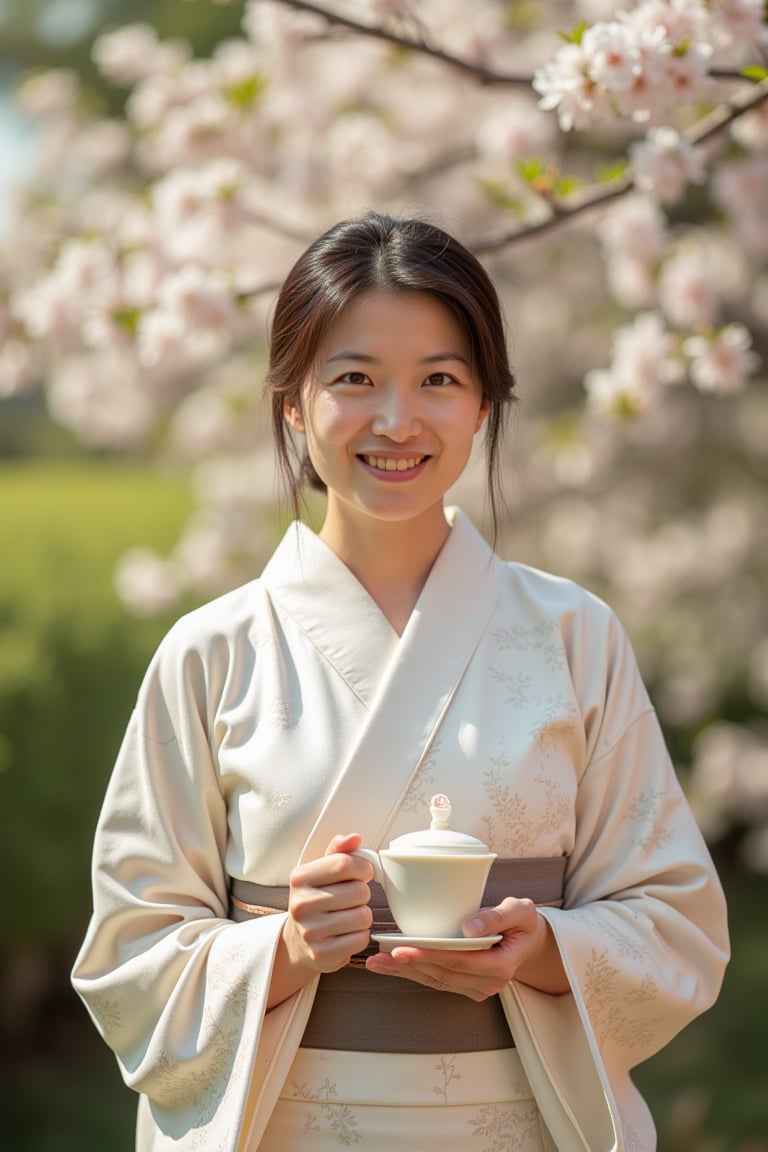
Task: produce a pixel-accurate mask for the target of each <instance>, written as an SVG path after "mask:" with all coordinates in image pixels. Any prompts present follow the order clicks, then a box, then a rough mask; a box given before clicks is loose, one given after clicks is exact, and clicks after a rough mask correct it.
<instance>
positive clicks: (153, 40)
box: [93, 23, 189, 88]
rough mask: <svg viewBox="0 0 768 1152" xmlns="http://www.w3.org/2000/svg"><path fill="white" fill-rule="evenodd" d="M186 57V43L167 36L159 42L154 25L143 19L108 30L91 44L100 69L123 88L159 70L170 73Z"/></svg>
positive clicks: (187, 50) (174, 70)
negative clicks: (145, 22) (140, 21)
mask: <svg viewBox="0 0 768 1152" xmlns="http://www.w3.org/2000/svg"><path fill="white" fill-rule="evenodd" d="M188 58H189V47H188V45H187V44H185V43H183V42H181V41H170V40H166V41H164V42H162V43H161V42H160V41H159V40H158V37H157V33H156V31H155V29H154V28H152V27H151V25H149V24H142V23H137V24H128V25H125V26H124V27H122V28H118V29H117V30H116V31H114V32H107V33H105V34H104V35H102V36H99V37H98V39H97V40H96V42H95V43H94V46H93V59H94V61H95V62H96V64H97V66H98V67H99V69H100V70H101V72H102V73H103V74H104V75H105V76H106V77H107V78H108V79H109V80H112V81H113V82H114V83H115V84H120V85H123V86H124V87H126V88H127V87H130V86H131V85H133V84H135V83H136V82H137V81H138V80H143V79H144V78H145V77H147V76H151V75H154V74H156V73H158V72H167V73H169V74H172V73H174V72H176V71H178V69H179V68H180V67H181V66H182V65H183V64H184V63H185V61H186V60H187V59H188Z"/></svg>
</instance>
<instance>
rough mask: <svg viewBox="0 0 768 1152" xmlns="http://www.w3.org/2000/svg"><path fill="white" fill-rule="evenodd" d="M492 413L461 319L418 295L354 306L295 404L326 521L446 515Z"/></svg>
mask: <svg viewBox="0 0 768 1152" xmlns="http://www.w3.org/2000/svg"><path fill="white" fill-rule="evenodd" d="M487 410H488V401H487V400H485V399H484V398H483V393H482V386H481V382H480V380H479V379H478V378H477V376H476V375H475V372H474V370H473V368H472V365H471V357H470V349H469V346H468V343H467V339H466V337H465V335H464V332H463V331H462V328H461V326H460V324H459V323H458V321H457V320H456V319H455V318H454V316H453V314H452V313H451V312H450V311H449V309H448V308H447V307H446V306H445V305H444V304H443V303H442V302H441V301H439V300H438V299H437V298H436V297H434V296H431V295H429V294H428V293H422V292H409V293H401V294H395V293H390V292H383V291H380V292H373V293H371V294H369V295H366V296H361V297H359V298H358V299H355V300H353V302H352V303H351V304H350V305H349V307H348V308H347V309H346V310H345V311H344V313H343V314H342V315H341V316H340V317H339V319H338V320H337V321H336V322H335V323H334V324H333V325H331V327H330V328H329V330H328V332H327V334H326V336H325V338H324V340H323V341H322V343H321V344H320V347H319V349H318V356H317V362H316V366H315V370H314V374H313V378H312V379H308V380H306V381H305V382H304V386H303V388H302V391H301V403H300V405H298V404H296V403H293V402H287V403H286V406H285V417H286V420H287V421H288V423H289V424H290V425H291V427H292V428H293V429H294V430H295V431H297V432H300V433H302V434H303V435H305V436H306V439H307V448H308V451H309V456H310V459H311V461H312V464H313V465H314V468H315V470H316V472H317V474H318V475H319V476H320V478H321V479H322V480H323V481H324V482H325V484H326V486H327V488H328V517H329V518H331V517H334V518H335V517H339V516H341V517H345V516H346V517H367V518H371V517H372V518H374V519H379V520H385V521H390V522H391V521H404V520H418V519H420V518H421V517H425V516H426V517H436V516H440V517H441V518H442V502H443V496H444V495H445V493H446V491H447V490H448V489H449V488H450V487H451V486H452V485H453V484H454V483H455V482H456V480H458V478H459V476H460V475H461V473H462V472H463V470H464V468H465V466H466V464H467V461H468V458H469V454H470V451H471V449H472V442H473V439H474V436H475V433H476V432H477V431H478V429H479V428H480V427H481V425H482V423H483V420H484V418H485V415H486V412H487Z"/></svg>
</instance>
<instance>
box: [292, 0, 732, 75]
mask: <svg viewBox="0 0 768 1152" xmlns="http://www.w3.org/2000/svg"><path fill="white" fill-rule="evenodd" d="M277 3H279V4H282V5H283V6H284V7H286V8H294V9H296V11H298V12H310V13H312V15H314V16H320V17H321V18H322V19H324V20H327V22H328V23H329V24H330V25H335V26H336V27H338V28H346V29H348V30H349V31H350V32H354V33H356V34H358V35H361V36H368V37H369V38H371V39H373V40H383V41H384V42H385V43H387V44H394V45H395V46H396V47H398V48H406V49H408V51H411V52H420V53H421V54H422V55H424V56H430V57H431V58H432V59H433V60H438V61H439V62H440V63H441V64H446V65H448V67H450V68H454V69H457V70H458V71H460V72H464V73H465V74H467V75H469V76H472V77H473V78H474V79H475V80H478V81H479V82H480V83H481V84H485V85H488V86H490V85H499V86H502V85H510V86H512V85H515V86H517V87H521V88H530V87H531V83H532V81H533V76H532V75H523V74H521V73H519V72H499V71H497V70H496V69H494V68H488V67H487V66H486V65H484V64H478V63H477V62H476V61H473V60H467V59H465V58H464V57H462V56H455V55H454V54H453V53H452V52H446V51H444V50H443V49H441V48H435V47H433V45H431V44H429V43H428V42H427V41H426V40H425V39H423V38H421V39H418V40H417V39H414V38H412V37H410V36H400V35H399V34H398V33H397V32H389V31H387V29H386V28H383V27H382V26H381V25H379V24H364V23H362V21H359V20H353V19H352V18H351V17H349V16H343V15H341V13H337V12H331V11H329V10H328V9H327V8H325V7H324V6H323V5H322V4H315V3H312V2H311V0H277ZM708 74H709V75H710V76H711V77H712V79H713V80H743V79H744V76H743V74H742V72H741V71H740V70H739V69H738V68H725V67H716V68H710V69H709V73H708Z"/></svg>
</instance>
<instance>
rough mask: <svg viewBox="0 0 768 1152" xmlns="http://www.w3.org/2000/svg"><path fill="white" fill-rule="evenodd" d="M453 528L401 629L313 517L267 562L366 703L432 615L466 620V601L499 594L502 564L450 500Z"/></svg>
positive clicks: (293, 608)
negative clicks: (316, 526)
mask: <svg viewBox="0 0 768 1152" xmlns="http://www.w3.org/2000/svg"><path fill="white" fill-rule="evenodd" d="M446 519H447V520H448V523H449V524H450V525H451V531H450V533H449V534H448V538H447V540H446V542H445V544H444V545H443V547H442V549H441V551H440V553H439V554H438V556H437V559H436V560H435V563H434V564H433V566H432V569H431V571H430V573H429V576H428V577H427V581H426V583H425V585H424V588H423V590H422V592H421V595H420V596H419V599H418V601H417V603H416V606H415V607H414V610H413V613H412V614H411V619H410V620H409V622H408V625H407V626H406V628H405V631H404V632H403V636H402V638H401V637H398V634H397V632H396V631H395V629H394V628H393V627H392V625H391V624H390V623H389V621H388V620H387V618H386V616H385V615H384V613H383V612H382V611H381V609H380V608H379V606H378V605H377V604H376V602H375V601H374V600H373V599H372V598H371V596H370V595H369V594H368V592H367V591H366V589H365V588H364V587H363V585H362V584H361V583H360V581H359V580H358V579H357V577H356V576H354V575H353V574H352V572H351V571H350V570H349V568H347V566H346V564H344V562H343V561H342V560H340V559H339V557H338V556H337V555H336V553H335V552H333V551H332V549H331V548H329V547H328V545H327V544H325V543H324V541H322V540H321V539H320V537H319V536H317V535H316V534H315V533H314V532H313V531H312V529H311V528H308V527H307V525H306V524H303V523H301V522H300V521H296V522H294V523H293V524H291V525H290V527H289V528H288V530H287V532H286V534H285V536H284V537H283V539H282V541H281V542H280V544H279V545H278V547H277V549H276V550H275V552H274V553H273V555H272V558H271V559H270V561H269V563H268V564H267V566H266V568H265V569H264V573H263V575H262V583H263V585H264V587H265V588H266V589H267V591H268V593H269V595H270V597H271V598H272V599H273V600H274V601H276V602H277V603H278V604H279V605H280V606H281V608H282V609H283V610H284V611H286V612H287V613H288V614H289V615H290V616H291V617H292V618H293V620H294V621H295V622H296V623H297V624H298V626H299V627H300V628H301V630H302V632H303V633H304V634H305V635H306V636H307V637H308V638H309V639H310V640H311V642H312V643H313V644H314V645H315V647H316V648H317V649H318V651H320V652H321V653H322V655H323V656H324V657H325V658H326V659H327V660H328V661H329V662H330V663H331V664H332V665H333V666H334V668H335V669H336V670H337V672H338V673H339V674H340V675H341V676H342V677H343V678H344V680H345V681H346V682H347V683H348V685H349V686H350V688H351V689H352V690H353V691H354V692H355V694H356V695H357V696H358V697H359V698H360V700H361V701H362V702H363V704H365V705H366V706H370V704H371V702H372V700H373V697H374V695H375V693H376V691H377V688H378V686H379V683H380V681H381V677H382V675H383V673H384V670H385V669H386V667H387V666H388V664H389V663H390V661H391V659H392V657H393V655H394V654H395V652H396V650H397V648H398V646H399V645H402V642H403V640H404V639H405V638H406V637H407V636H408V634H409V632H412V631H413V627H414V626H415V625H416V624H417V623H418V622H419V621H420V620H421V619H422V618H423V617H424V616H425V615H426V617H427V618H434V619H435V621H436V622H437V627H438V628H450V627H454V628H458V629H460V627H461V619H462V614H463V608H464V606H466V605H467V604H468V603H471V602H476V601H477V600H478V599H479V600H481V601H486V602H487V600H488V598H489V597H490V596H491V595H492V586H493V587H494V588H495V595H492V598H493V600H495V599H496V596H497V595H498V572H497V571H496V569H497V566H500V565H501V561H499V560H498V559H497V558H496V557H495V555H494V553H493V551H492V550H491V548H490V547H489V545H488V544H487V542H486V541H485V540H484V539H483V537H482V536H481V535H480V533H479V532H478V531H477V530H476V529H475V528H474V526H473V525H472V523H471V521H470V520H469V519H468V518H467V517H466V516H465V515H464V514H463V513H462V512H461V511H460V510H459V509H458V508H447V509H446Z"/></svg>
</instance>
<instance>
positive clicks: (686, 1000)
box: [73, 214, 728, 1152]
mask: <svg viewBox="0 0 768 1152" xmlns="http://www.w3.org/2000/svg"><path fill="white" fill-rule="evenodd" d="M267 385H268V389H269V391H270V393H271V396H272V403H273V416H274V431H275V437H276V444H277V448H278V455H279V459H280V461H281V463H282V465H283V468H284V471H285V472H286V475H287V477H288V480H289V484H290V487H291V494H292V499H293V503H294V508H295V510H296V511H297V513H298V509H299V502H300V494H301V492H300V489H301V483H302V482H304V481H308V482H310V483H313V484H314V485H316V486H322V487H323V488H324V489H325V490H326V492H327V508H326V513H325V519H324V523H323V526H322V528H321V530H320V532H319V534H318V535H315V534H314V533H313V532H311V531H310V530H309V529H308V528H306V527H305V526H302V525H301V524H300V523H298V520H297V523H296V524H295V525H293V526H292V527H291V528H290V529H289V531H288V532H287V534H286V536H285V538H284V539H283V541H282V543H281V544H280V545H279V547H278V548H277V550H276V552H275V554H274V555H273V557H272V559H271V560H270V562H269V563H268V565H267V567H266V569H265V571H264V573H263V574H262V577H261V578H260V579H259V580H256V581H254V582H253V583H251V584H248V585H246V586H245V587H244V588H241V589H239V590H237V591H235V592H232V593H230V594H228V595H226V596H224V597H222V598H220V599H219V600H217V601H215V602H214V603H213V604H210V605H207V606H206V607H203V608H201V609H199V610H198V611H196V612H193V613H191V614H190V615H189V616H187V617H185V618H184V619H182V620H181V621H180V622H179V623H178V624H177V625H176V626H175V627H174V628H173V629H172V630H171V632H170V633H169V635H168V636H167V637H166V639H165V640H164V642H163V643H162V645H161V646H160V649H159V651H158V653H157V655H156V657H155V659H154V660H153V662H152V665H151V666H150V669H149V671H148V673H147V677H146V679H145V682H144V684H143V686H142V689H141V692H140V694H139V699H138V704H137V707H136V711H135V713H134V715H133V718H132V720H131V722H130V725H129V728H128V732H127V734H126V737H125V741H124V744H123V747H122V749H121V752H120V755H119V759H118V763H117V765H116V768H115V772H114V775H113V778H112V781H111V783H110V786H109V790H108V793H107V797H106V801H105V804H104V809H103V813H102V816H101V819H100V823H99V828H98V831H97V836H96V843H95V849H94V888H95V907H94V915H93V919H92V923H91V926H90V928H89V931H88V935H87V938H86V941H85V943H84V945H83V948H82V951H81V953H80V956H79V958H78V960H77V963H76V966H75V970H74V975H73V979H74V983H75V986H76V988H77V990H78V992H79V993H80V995H81V996H82V997H83V999H84V1000H85V1002H86V1004H87V1006H88V1008H89V1010H90V1012H91V1014H92V1016H93V1018H94V1020H95V1022H96V1024H97V1026H98V1027H99V1029H100V1030H101V1032H102V1034H103V1035H104V1037H105V1039H106V1041H107V1043H109V1044H110V1046H111V1047H112V1048H113V1049H114V1051H115V1053H116V1054H117V1057H118V1060H119V1062H120V1066H121V1070H122V1073H123V1075H124V1077H125V1079H126V1082H127V1083H128V1084H130V1085H131V1086H132V1087H133V1088H135V1089H136V1090H137V1091H138V1092H139V1093H141V1101H140V1108H139V1124H138V1136H137V1148H138V1149H139V1150H140V1152H155V1150H161V1149H163V1150H164V1149H170V1148H174V1149H185V1150H186V1149H198V1148H200V1149H206V1150H208V1149H210V1150H222V1152H224V1150H226V1152H230V1150H232V1152H234V1150H235V1149H238V1150H242V1152H253V1150H255V1149H260V1150H261V1152H275V1150H277V1149H280V1150H281V1152H284V1150H288V1149H290V1150H291V1152H292V1150H294V1149H296V1150H300V1149H303V1148H312V1149H313V1152H322V1150H324V1149H328V1148H335V1147H337V1146H339V1145H342V1146H347V1145H352V1144H360V1145H361V1147H367V1148H373V1149H385V1148H386V1149H387V1150H388V1152H389V1150H390V1149H399V1150H404V1152H418V1150H421V1149H426V1148H431V1147H434V1146H436V1147H440V1148H441V1150H442V1152H450V1150H451V1149H461V1150H462V1152H467V1150H470V1152H471V1150H472V1149H477V1152H490V1150H493V1149H501V1148H504V1149H515V1150H517V1152H534V1150H536V1152H541V1150H544V1152H551V1150H552V1149H558V1150H559V1152H576V1150H579V1152H584V1150H588V1152H608V1150H619V1149H626V1150H628V1152H630V1150H631V1152H649V1150H651V1149H653V1148H654V1147H655V1135H654V1129H653V1124H652V1121H651V1119H650V1116H649V1114H648V1110H647V1107H646V1106H645V1104H644V1102H643V1101H642V1099H641V1098H640V1096H639V1095H638V1093H637V1091H636V1090H635V1089H634V1087H633V1085H632V1084H631V1081H630V1077H629V1070H630V1069H631V1067H633V1066H634V1065H635V1064H637V1063H638V1062H640V1061H641V1060H644V1059H646V1058H647V1057H648V1056H650V1055H652V1054H653V1053H654V1052H655V1051H657V1050H658V1049H659V1048H661V1047H662V1046H663V1045H664V1044H665V1043H666V1042H667V1041H668V1040H669V1039H670V1038H671V1037H672V1036H673V1035H674V1034H675V1033H676V1032H677V1031H678V1030H679V1029H680V1028H682V1027H683V1026H684V1025H685V1024H686V1023H688V1022H689V1021H690V1020H691V1019H692V1018H693V1017H694V1016H696V1015H697V1014H698V1013H700V1012H702V1011H704V1010H705V1009H706V1008H707V1007H709V1006H710V1005H711V1003H712V1002H713V1000H714V999H715V997H716V995H717V992H718V989H719V985H720V981H721V979H722V973H723V969H724V966H725V963H726V961H727V949H728V945H727V932H726V921H725V908H724V901H723V896H722V891H721V888H720V886H719V883H718V880H717V877H716V875H715V872H714V869H713V867H712V863H711V860H710V858H709V855H708V853H707V850H706V848H705V846H704V844H703V842H702V839H701V836H700V834H699V832H698V830H697V828H696V825H695V822H694V820H693V817H692V815H691V812H690V810H689V808H688V806H687V804H686V802H685V800H684V798H683V795H682V793H681V790H680V788H679V785H678V783H677V780H676V778H675V774H674V771H673V769H672V767H671V764H670V761H669V757H668V755H667V752H666V750H665V747H664V743H663V740H662V737H661V734H660V731H659V726H658V723H657V720H656V718H655V715H654V712H653V710H652V708H651V705H650V703H649V701H648V698H647V695H646V693H645V689H644V687H643V685H642V683H641V680H640V678H639V675H638V672H637V668H636V665H635V661H634V658H633V655H632V651H631V648H630V646H629V644H628V641H627V639H626V637H625V635H624V633H623V631H622V629H621V627H620V625H619V624H618V623H617V621H616V619H615V617H614V616H613V615H612V613H611V612H610V610H609V609H608V608H607V607H606V606H605V605H604V604H603V603H601V602H600V601H598V600H597V599H595V598H594V597H593V596H591V595H590V594H589V593H587V592H585V591H584V590H582V589H580V588H578V587H577V586H575V585H574V584H572V583H571V582H569V581H566V580H562V579H558V578H555V577H553V576H549V575H546V574H544V573H541V572H537V571H534V570H532V569H530V568H527V567H525V566H523V565H519V564H514V563H512V564H508V563H503V562H502V561H501V560H500V559H498V558H497V557H496V556H495V555H494V553H493V552H492V550H491V549H490V548H489V547H488V545H487V544H486V543H485V541H484V540H483V539H482V538H481V537H480V536H479V535H478V534H477V532H476V531H475V530H474V528H473V527H472V526H471V525H470V524H469V522H468V521H467V519H466V518H465V517H464V516H463V515H462V514H461V513H460V512H458V511H456V510H455V509H448V510H446V509H445V508H444V506H443V498H444V496H445V493H446V491H447V490H448V489H449V488H450V487H451V486H452V485H453V484H454V482H455V481H456V480H457V479H458V477H459V476H460V475H461V473H462V471H463V470H464V468H465V466H466V463H467V460H468V458H469V453H470V450H471V447H472V444H473V441H474V438H475V436H476V434H477V433H478V432H479V430H480V429H481V428H484V432H485V442H486V453H487V471H488V482H489V493H490V498H491V505H492V509H493V513H494V521H495V516H496V508H497V501H498V470H497V465H498V449H499V442H500V435H501V430H502V426H503V418H504V413H505V410H506V408H507V407H508V405H509V404H510V403H511V401H512V399H513V388H514V381H513V377H512V375H511V373H510V370H509V367H508V363H507V355H506V348H505V341H504V332H503V323H502V318H501V314H500V309H499V304H498V300H497V296H496V293H495V291H494V288H493V286H492V285H491V283H490V281H489V279H488V277H487V275H486V273H485V272H484V270H483V269H482V267H481V266H480V264H479V263H478V262H477V261H476V260H475V258H474V257H473V256H472V255H471V254H470V253H469V252H468V251H467V250H466V249H464V248H463V247H462V246H461V245H460V244H458V243H457V242H456V241H455V240H454V239H453V238H452V237H450V236H448V235H447V234H446V233H445V232H443V231H441V230H440V229H438V228H435V227H433V226H431V225H428V224H424V223H421V222H419V221H408V220H405V221H401V220H393V219H390V218H388V217H382V216H378V215H375V214H370V215H368V216H365V217H364V218H362V219H360V220H352V221H347V222H344V223H342V224H339V225H337V226H336V227H335V228H332V229H331V230H330V231H329V232H328V233H326V234H325V235H324V236H322V237H320V239H319V240H317V241H316V242H315V243H314V244H313V245H312V246H311V247H310V248H309V249H308V251H307V252H306V253H305V254H304V255H303V256H302V257H301V258H300V259H299V261H298V262H297V264H296V265H295V267H294V268H293V270H292V271H291V273H290V274H289V276H288V278H287V280H286V283H285V285H284V287H283V289H282V292H281V294H280V297H279V299H278V302H277V306H276V310H275V316H274V323H273V332H272V342H271V360H270V368H269V373H268V378H267ZM438 790H439V791H444V792H446V793H448V795H449V796H450V797H451V800H452V802H453V807H454V811H455V813H456V818H455V824H456V826H457V827H458V828H460V830H461V831H463V832H469V833H472V834H474V835H477V836H478V837H480V838H481V839H483V840H484V841H485V842H487V843H488V845H489V847H490V849H491V850H492V851H494V852H496V853H497V854H498V856H499V857H500V862H497V863H499V869H498V870H497V871H496V873H495V875H496V880H495V881H494V884H491V885H490V887H489V888H488V889H486V896H485V901H484V908H483V910H482V911H481V912H480V913H479V914H478V915H477V916H473V917H471V918H470V919H469V921H467V922H466V923H465V925H464V935H465V936H468V937H484V936H487V935H491V934H498V935H500V936H501V940H500V941H499V943H498V944H497V945H495V946H494V947H491V948H485V949H478V950H463V949H459V948H457V947H450V946H449V947H448V948H447V949H437V948H435V947H431V948H429V949H426V948H423V947H414V946H412V945H410V944H409V945H407V946H403V947H400V948H396V949H395V950H394V952H392V953H391V954H385V953H380V952H377V951H376V948H375V946H373V947H371V946H370V934H371V930H372V926H373V925H374V920H375V921H376V926H378V925H380V923H381V922H382V917H386V910H385V909H382V908H381V907H380V906H381V903H382V901H381V894H380V892H378V891H377V890H376V887H375V885H373V884H372V869H371V866H370V864H369V863H368V862H367V861H366V860H365V859H363V858H361V857H359V856H356V855H354V852H355V849H356V848H357V847H359V846H360V845H361V844H362V843H365V844H367V845H368V846H369V847H377V846H378V845H380V844H384V845H386V843H387V842H388V841H389V840H390V839H392V838H394V837H396V836H398V835H400V834H402V833H405V832H409V831H414V830H419V829H421V828H423V827H424V826H425V823H426V809H427V805H428V802H429V796H430V794H431V793H432V792H434V791H438ZM345 829H351V831H350V832H345V831H344V830H345ZM493 875H494V874H492V879H493ZM372 893H373V895H372ZM531 897H532V898H531ZM371 903H372V904H373V905H374V906H375V909H374V911H373V912H372V910H371Z"/></svg>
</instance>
